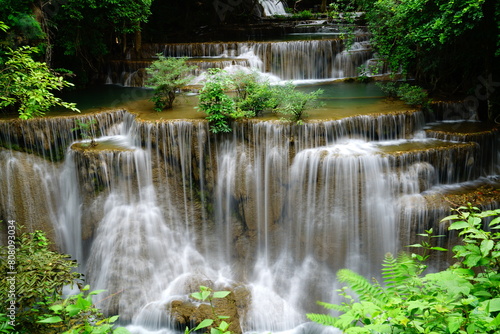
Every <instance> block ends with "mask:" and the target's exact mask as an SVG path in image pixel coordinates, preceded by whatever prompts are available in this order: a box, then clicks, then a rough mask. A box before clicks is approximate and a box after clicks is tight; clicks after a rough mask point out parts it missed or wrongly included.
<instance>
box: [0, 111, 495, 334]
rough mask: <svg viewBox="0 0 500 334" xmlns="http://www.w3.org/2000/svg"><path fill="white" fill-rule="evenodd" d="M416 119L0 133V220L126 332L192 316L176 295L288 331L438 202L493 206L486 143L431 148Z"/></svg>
mask: <svg viewBox="0 0 500 334" xmlns="http://www.w3.org/2000/svg"><path fill="white" fill-rule="evenodd" d="M76 119H85V120H88V119H96V120H97V122H98V123H97V125H96V129H95V131H96V134H98V135H97V138H96V139H95V144H93V143H91V142H90V140H79V141H76V140H77V136H78V134H75V132H74V131H71V129H72V128H73V127H74V121H75V120H76ZM422 119H423V116H422V114H421V113H420V112H418V111H401V112H391V113H388V114H368V115H357V116H351V117H346V118H342V119H337V120H321V121H320V120H316V121H311V122H306V123H305V124H304V125H292V124H289V123H283V122H277V121H271V120H250V121H242V122H236V123H234V124H233V133H231V134H228V135H214V134H211V133H210V132H209V130H208V124H207V122H206V121H204V120H199V119H196V120H187V119H184V120H162V121H160V120H155V121H146V120H141V119H140V118H139V117H136V116H135V114H132V113H129V112H127V111H124V110H120V111H115V112H105V113H102V114H91V115H84V116H74V117H60V118H57V117H55V118H46V119H43V120H33V121H23V122H21V121H17V120H15V121H1V122H0V128H1V133H2V137H1V143H2V146H3V147H4V148H1V149H0V219H3V220H4V221H7V220H16V221H17V222H18V223H19V224H23V225H25V226H26V227H28V229H30V230H35V229H43V230H45V231H47V232H48V235H49V236H50V237H51V238H52V239H54V240H57V245H58V247H59V248H60V250H61V251H63V252H67V253H70V254H71V255H72V256H73V257H74V258H75V259H77V260H78V261H79V262H80V264H81V267H80V268H81V270H83V271H84V272H85V275H86V280H87V283H89V284H90V285H91V287H92V289H106V290H107V291H108V292H107V294H103V298H104V299H103V300H102V301H101V302H100V304H99V305H100V306H102V307H103V308H104V310H105V312H107V313H109V314H120V319H121V320H122V321H123V322H124V323H125V324H126V325H128V328H129V329H130V330H131V331H132V332H133V333H138V334H139V333H141V334H145V333H151V332H154V333H172V332H174V331H175V330H176V329H178V328H180V326H182V324H183V323H184V324H185V323H187V322H189V321H191V320H192V319H191V317H190V315H189V314H190V313H191V314H194V313H196V312H198V313H197V314H203V310H202V309H200V308H199V307H198V305H195V304H193V301H192V300H190V299H189V297H188V296H189V294H190V293H192V292H195V291H196V290H198V286H199V285H205V286H209V287H212V288H214V289H217V290H230V291H232V292H233V294H232V299H231V300H230V301H229V302H228V303H230V304H231V305H221V306H220V307H221V308H224V310H226V311H224V312H228V313H231V316H232V317H233V319H237V320H234V321H235V322H238V325H239V326H236V327H235V328H234V329H233V330H234V331H235V332H239V331H241V332H264V331H266V332H267V331H273V332H276V331H284V330H292V329H296V330H297V331H299V330H300V329H298V328H302V326H306V327H307V326H308V325H307V324H305V322H306V319H305V314H306V313H307V312H315V311H320V310H319V309H318V308H317V305H316V304H315V302H316V300H334V299H335V298H337V297H336V293H335V289H336V288H337V282H335V281H334V277H335V272H336V271H337V270H339V269H341V268H350V269H353V270H356V271H358V272H360V273H362V274H365V275H371V276H377V275H378V272H379V268H380V266H379V264H380V263H381V261H382V259H383V257H384V254H385V253H387V252H392V253H396V252H398V251H399V250H401V249H402V248H403V247H404V246H405V245H407V244H411V243H415V242H416V240H415V238H416V236H415V235H416V233H421V232H423V230H425V229H428V228H429V227H435V228H436V230H440V231H442V232H443V234H444V233H445V232H446V231H445V226H443V225H440V224H439V220H440V218H442V217H444V216H445V215H447V214H448V212H449V208H450V206H453V205H459V204H463V203H464V201H467V202H471V203H474V204H476V205H481V206H483V207H486V208H489V207H496V206H498V205H499V204H500V196H499V195H500V193H499V190H498V189H499V186H500V180H499V179H498V175H497V174H498V166H497V165H496V164H497V161H498V160H496V159H494V158H493V155H492V154H491V152H490V151H489V149H485V148H484V147H485V146H486V147H489V148H493V147H497V146H496V145H497V144H498V133H497V132H498V131H497V130H496V129H491V130H490V131H489V132H487V133H486V134H484V136H482V135H480V134H477V135H475V136H469V135H463V136H462V137H460V138H458V137H453V138H451V139H447V138H445V137H439V139H438V138H429V137H431V133H430V132H431V131H432V130H431V129H426V131H422V130H423V121H422ZM455 129H458V128H455ZM452 130H453V129H452ZM449 131H451V130H449ZM457 132H458V131H457ZM426 133H427V134H429V136H427V137H426ZM432 137H438V136H437V135H432ZM54 150H57V151H58V152H62V157H61V158H60V159H54V158H53V156H54V155H53V154H52V153H50V152H52V151H54ZM485 162H488V164H490V165H489V166H488V168H485V166H484V163H485ZM452 238H454V236H449V237H448V238H445V239H443V240H442V243H443V244H446V243H448V242H449V241H450V240H452ZM438 260H439V261H441V263H444V262H445V261H447V260H448V259H446V256H444V257H443V258H441V259H436V261H438ZM436 265H439V263H437V264H436Z"/></svg>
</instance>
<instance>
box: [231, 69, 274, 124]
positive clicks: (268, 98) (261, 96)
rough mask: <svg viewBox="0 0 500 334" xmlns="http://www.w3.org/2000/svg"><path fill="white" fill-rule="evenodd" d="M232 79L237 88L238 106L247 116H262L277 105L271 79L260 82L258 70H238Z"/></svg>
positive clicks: (236, 100) (236, 99)
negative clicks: (246, 71)
mask: <svg viewBox="0 0 500 334" xmlns="http://www.w3.org/2000/svg"><path fill="white" fill-rule="evenodd" d="M230 79H231V80H232V84H233V86H234V88H235V90H236V98H235V102H236V107H237V108H238V109H239V110H241V111H242V112H243V113H244V114H245V115H246V116H247V117H256V116H260V115H262V113H263V112H264V111H269V110H273V109H274V108H275V107H276V105H277V98H276V93H275V90H274V89H273V87H272V86H271V84H270V83H269V81H264V82H260V81H259V78H258V74H257V73H256V72H252V73H245V72H243V71H238V72H236V73H234V74H232V75H231V76H230Z"/></svg>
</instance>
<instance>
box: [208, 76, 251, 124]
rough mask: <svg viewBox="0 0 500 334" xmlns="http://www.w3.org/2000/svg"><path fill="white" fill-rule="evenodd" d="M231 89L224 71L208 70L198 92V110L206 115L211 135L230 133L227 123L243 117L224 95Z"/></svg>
mask: <svg viewBox="0 0 500 334" xmlns="http://www.w3.org/2000/svg"><path fill="white" fill-rule="evenodd" d="M231 88H232V81H231V79H230V78H229V76H228V75H227V73H226V72H225V71H223V70H221V69H218V68H212V69H209V70H208V72H207V81H206V83H205V85H204V86H203V88H202V89H201V90H200V96H199V104H198V108H199V109H200V110H202V111H204V112H205V113H206V114H207V117H206V118H207V120H208V121H209V123H210V131H211V132H213V133H221V132H231V127H230V126H229V122H230V121H231V120H233V119H237V118H240V117H243V116H244V115H243V114H242V113H241V112H238V111H237V109H236V104H235V102H234V100H233V99H232V98H230V97H229V96H228V95H227V94H226V91H228V90H230V89H231Z"/></svg>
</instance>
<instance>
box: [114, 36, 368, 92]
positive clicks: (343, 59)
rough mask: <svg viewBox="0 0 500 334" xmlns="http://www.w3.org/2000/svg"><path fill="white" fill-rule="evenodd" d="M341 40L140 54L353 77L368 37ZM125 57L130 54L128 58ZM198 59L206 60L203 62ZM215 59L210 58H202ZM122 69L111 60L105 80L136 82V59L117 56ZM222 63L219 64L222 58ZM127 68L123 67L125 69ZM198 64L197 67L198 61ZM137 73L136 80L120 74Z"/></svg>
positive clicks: (297, 74)
mask: <svg viewBox="0 0 500 334" xmlns="http://www.w3.org/2000/svg"><path fill="white" fill-rule="evenodd" d="M344 44H345V43H344V41H343V40H341V39H336V38H335V39H333V38H330V39H310V40H294V41H273V42H269V41H267V42H220V43H216V42H214V43H177V44H146V45H144V46H143V48H142V54H141V57H142V58H143V59H152V58H154V57H156V55H157V54H163V55H164V56H165V57H188V58H196V59H193V60H191V61H192V62H193V61H194V62H197V64H198V65H204V67H205V68H207V67H218V68H230V69H232V68H234V67H235V66H236V68H247V69H253V70H256V71H260V72H264V73H268V74H272V75H274V76H276V77H277V78H278V80H324V79H332V80H333V79H339V78H346V77H356V76H357V75H358V74H359V73H358V71H359V69H358V68H359V67H360V66H361V65H364V64H366V63H367V62H368V61H369V60H370V59H372V58H373V52H372V49H371V46H370V43H369V41H368V40H367V39H366V38H365V37H358V38H357V40H356V41H355V42H354V43H353V44H352V45H351V46H350V48H349V50H345V45H344ZM129 58H130V57H129ZM203 59H206V60H205V61H203ZM216 59H218V60H219V63H212V64H211V63H210V62H209V61H208V60H211V61H213V62H214V61H215V60H216ZM122 62H123V63H124V65H122V66H121V67H122V72H121V73H118V70H119V68H120V66H118V69H117V62H116V61H115V62H114V63H113V65H112V66H110V68H109V70H108V78H107V79H106V81H107V83H119V84H124V85H133V86H139V85H142V81H143V78H142V77H143V73H141V68H143V67H141V66H145V65H146V64H144V63H143V64H141V63H139V62H135V63H134V67H132V66H131V65H130V63H127V61H122ZM224 62H225V63H224ZM127 67H128V68H127ZM199 67H200V69H203V68H202V67H201V66H199ZM134 76H135V77H138V80H130V79H128V80H123V79H120V78H123V77H125V78H129V77H134Z"/></svg>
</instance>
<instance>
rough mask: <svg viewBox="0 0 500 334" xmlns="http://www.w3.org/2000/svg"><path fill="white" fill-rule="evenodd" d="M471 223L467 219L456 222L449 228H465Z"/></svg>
mask: <svg viewBox="0 0 500 334" xmlns="http://www.w3.org/2000/svg"><path fill="white" fill-rule="evenodd" d="M468 227H469V224H468V223H467V222H465V221H458V222H454V223H453V224H451V225H450V227H449V228H448V229H449V230H463V229H464V228H468Z"/></svg>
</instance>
